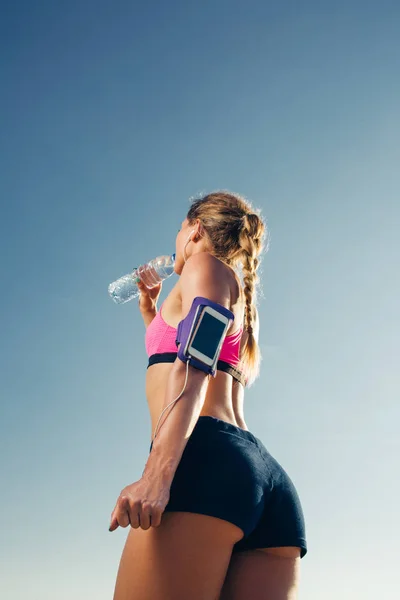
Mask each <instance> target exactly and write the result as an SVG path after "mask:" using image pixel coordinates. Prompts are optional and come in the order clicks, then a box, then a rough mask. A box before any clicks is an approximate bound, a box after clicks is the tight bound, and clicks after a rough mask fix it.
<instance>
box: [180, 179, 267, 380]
mask: <svg viewBox="0 0 400 600" xmlns="http://www.w3.org/2000/svg"><path fill="white" fill-rule="evenodd" d="M196 219H198V220H199V221H200V222H201V224H202V226H203V229H204V232H205V234H206V235H205V237H206V239H207V241H208V242H209V243H210V246H211V251H212V253H213V254H214V256H216V257H217V258H218V259H220V260H221V261H222V262H225V263H226V264H227V265H229V266H230V267H231V268H234V269H237V268H238V267H239V268H240V267H241V268H242V272H243V283H244V295H245V298H246V312H245V323H246V330H247V332H248V338H247V340H246V344H245V346H244V349H243V355H242V358H241V360H239V362H238V364H237V365H235V366H236V367H237V368H240V366H243V367H244V371H245V373H246V377H247V378H248V379H247V386H248V387H250V386H251V385H252V384H253V383H254V381H255V380H256V379H257V377H258V376H259V373H260V364H261V360H262V357H261V352H260V348H259V346H258V344H257V341H256V339H255V337H254V335H253V322H254V317H255V308H256V306H257V289H256V286H257V284H258V283H259V277H258V275H257V269H258V268H259V265H260V261H259V256H260V254H261V253H262V251H263V250H264V249H265V250H268V241H267V243H266V244H265V238H266V236H267V227H266V224H265V223H264V221H263V219H262V217H261V211H260V210H259V209H254V208H253V206H252V204H251V203H250V202H249V201H248V200H247V199H245V198H244V197H243V196H239V195H238V194H233V193H231V192H227V191H223V190H222V191H217V192H213V193H211V194H207V195H205V196H203V197H201V198H195V199H192V200H191V206H190V209H189V211H188V213H187V220H188V222H189V225H194V223H195V221H196Z"/></svg>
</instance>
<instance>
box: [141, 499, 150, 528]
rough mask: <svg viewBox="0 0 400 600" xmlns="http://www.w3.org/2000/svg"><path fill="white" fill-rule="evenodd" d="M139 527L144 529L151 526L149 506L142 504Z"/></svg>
mask: <svg viewBox="0 0 400 600" xmlns="http://www.w3.org/2000/svg"><path fill="white" fill-rule="evenodd" d="M139 519H140V527H141V528H142V529H144V530H145V531H146V530H147V529H149V528H150V527H151V506H150V504H143V505H142V510H141V512H140V513H139Z"/></svg>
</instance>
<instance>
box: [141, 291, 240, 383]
mask: <svg viewBox="0 0 400 600" xmlns="http://www.w3.org/2000/svg"><path fill="white" fill-rule="evenodd" d="M163 304H164V302H163V303H162V304H161V306H160V310H159V311H158V313H157V314H156V316H155V317H154V319H153V320H152V322H151V323H150V325H149V326H148V327H147V329H146V336H145V345H146V352H147V355H148V357H149V364H148V365H147V368H149V367H150V366H151V365H154V364H156V363H162V362H175V360H176V357H177V346H176V343H175V340H176V331H177V330H176V328H175V327H171V325H168V323H166V322H165V321H164V319H163V318H162V313H161V309H162V307H163ZM242 333H243V325H241V326H240V328H239V329H238V331H236V333H233V334H231V335H227V336H226V337H225V339H224V342H223V344H222V348H221V353H220V356H219V360H218V363H217V370H218V371H225V372H226V373H229V374H230V375H232V377H233V378H234V379H237V380H238V381H239V382H240V383H241V384H242V385H243V386H245V385H246V377H245V375H244V373H242V372H240V371H239V370H238V369H237V368H236V367H235V366H234V365H236V364H237V363H238V361H239V350H240V340H241V337H242Z"/></svg>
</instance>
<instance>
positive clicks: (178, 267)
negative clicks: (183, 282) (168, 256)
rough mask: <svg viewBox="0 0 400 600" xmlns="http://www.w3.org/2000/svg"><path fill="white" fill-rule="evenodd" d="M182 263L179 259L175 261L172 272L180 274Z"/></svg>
mask: <svg viewBox="0 0 400 600" xmlns="http://www.w3.org/2000/svg"><path fill="white" fill-rule="evenodd" d="M183 265H184V263H183V262H181V261H175V265H174V272H175V273H176V274H177V275H180V274H181V273H182V269H183Z"/></svg>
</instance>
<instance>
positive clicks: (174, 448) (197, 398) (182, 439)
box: [142, 358, 209, 484]
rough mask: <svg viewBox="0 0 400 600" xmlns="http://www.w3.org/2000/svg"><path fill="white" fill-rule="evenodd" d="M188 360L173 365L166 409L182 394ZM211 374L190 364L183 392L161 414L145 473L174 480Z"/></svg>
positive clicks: (170, 480)
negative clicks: (208, 374)
mask: <svg viewBox="0 0 400 600" xmlns="http://www.w3.org/2000/svg"><path fill="white" fill-rule="evenodd" d="M185 378H186V364H185V363H183V362H182V361H181V360H180V359H179V358H177V359H176V361H175V363H174V364H173V366H172V369H171V372H170V375H169V377H168V380H167V389H166V392H165V398H164V403H163V406H162V410H164V408H165V407H166V406H168V404H170V403H171V402H172V401H173V400H174V399H175V398H177V397H178V396H179V394H180V393H181V391H182V388H183V386H184V383H185ZM208 381H209V380H208V376H207V374H206V373H204V372H203V371H200V370H199V369H195V368H194V367H191V366H189V373H188V380H187V383H186V388H185V391H184V392H183V394H182V396H181V397H180V398H179V400H177V402H175V403H174V404H172V405H171V406H170V407H169V408H167V410H166V411H165V412H164V414H163V416H162V417H161V420H160V424H159V429H158V432H157V436H156V438H155V439H154V440H153V448H152V451H151V453H150V455H149V458H148V460H147V463H146V466H145V469H144V471H143V475H142V477H149V478H151V477H161V478H163V479H164V481H165V482H166V483H167V484H171V483H172V480H173V478H174V475H175V472H176V469H177V468H178V465H179V462H180V460H181V458H182V454H183V451H184V449H185V446H186V444H187V442H188V439H189V438H190V436H191V434H192V431H193V429H194V427H195V425H196V423H197V420H198V418H199V416H200V412H201V409H202V407H203V405H204V401H205V397H206V392H207V386H208Z"/></svg>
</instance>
